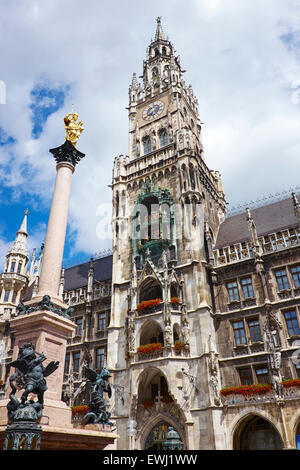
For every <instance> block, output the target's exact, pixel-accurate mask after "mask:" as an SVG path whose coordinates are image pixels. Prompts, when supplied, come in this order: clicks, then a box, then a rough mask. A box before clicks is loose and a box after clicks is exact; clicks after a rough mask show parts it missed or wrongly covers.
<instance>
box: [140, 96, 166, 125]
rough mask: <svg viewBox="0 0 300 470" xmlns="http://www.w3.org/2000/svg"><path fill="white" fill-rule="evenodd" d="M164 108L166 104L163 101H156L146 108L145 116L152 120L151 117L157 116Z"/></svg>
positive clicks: (146, 118) (147, 119)
mask: <svg viewBox="0 0 300 470" xmlns="http://www.w3.org/2000/svg"><path fill="white" fill-rule="evenodd" d="M163 109H164V104H163V102H162V101H155V103H152V104H150V105H149V106H147V108H145V109H144V112H143V118H144V119H145V120H146V121H151V119H154V118H156V117H157V116H159V115H160V114H161V113H162V110H163Z"/></svg>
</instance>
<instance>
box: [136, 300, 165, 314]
mask: <svg viewBox="0 0 300 470" xmlns="http://www.w3.org/2000/svg"><path fill="white" fill-rule="evenodd" d="M161 303H162V300H161V299H152V300H143V301H142V302H141V303H139V304H138V306H137V309H138V311H139V312H141V311H143V310H146V309H148V308H153V307H156V306H157V305H159V304H161Z"/></svg>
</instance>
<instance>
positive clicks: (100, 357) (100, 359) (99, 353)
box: [96, 348, 104, 369]
mask: <svg viewBox="0 0 300 470" xmlns="http://www.w3.org/2000/svg"><path fill="white" fill-rule="evenodd" d="M103 367H104V348H97V349H96V369H103Z"/></svg>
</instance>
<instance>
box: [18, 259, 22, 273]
mask: <svg viewBox="0 0 300 470" xmlns="http://www.w3.org/2000/svg"><path fill="white" fill-rule="evenodd" d="M21 269H22V261H20V262H19V264H18V274H20V272H21Z"/></svg>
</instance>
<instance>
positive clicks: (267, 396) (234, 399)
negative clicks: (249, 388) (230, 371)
mask: <svg viewBox="0 0 300 470" xmlns="http://www.w3.org/2000/svg"><path fill="white" fill-rule="evenodd" d="M275 398H277V396H276V394H275V392H274V390H270V391H269V392H268V393H264V394H263V395H259V394H253V395H246V396H245V395H240V394H231V395H227V396H225V397H224V396H222V395H221V401H222V404H223V405H225V406H230V405H253V404H256V403H266V402H269V401H273V400H275Z"/></svg>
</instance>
